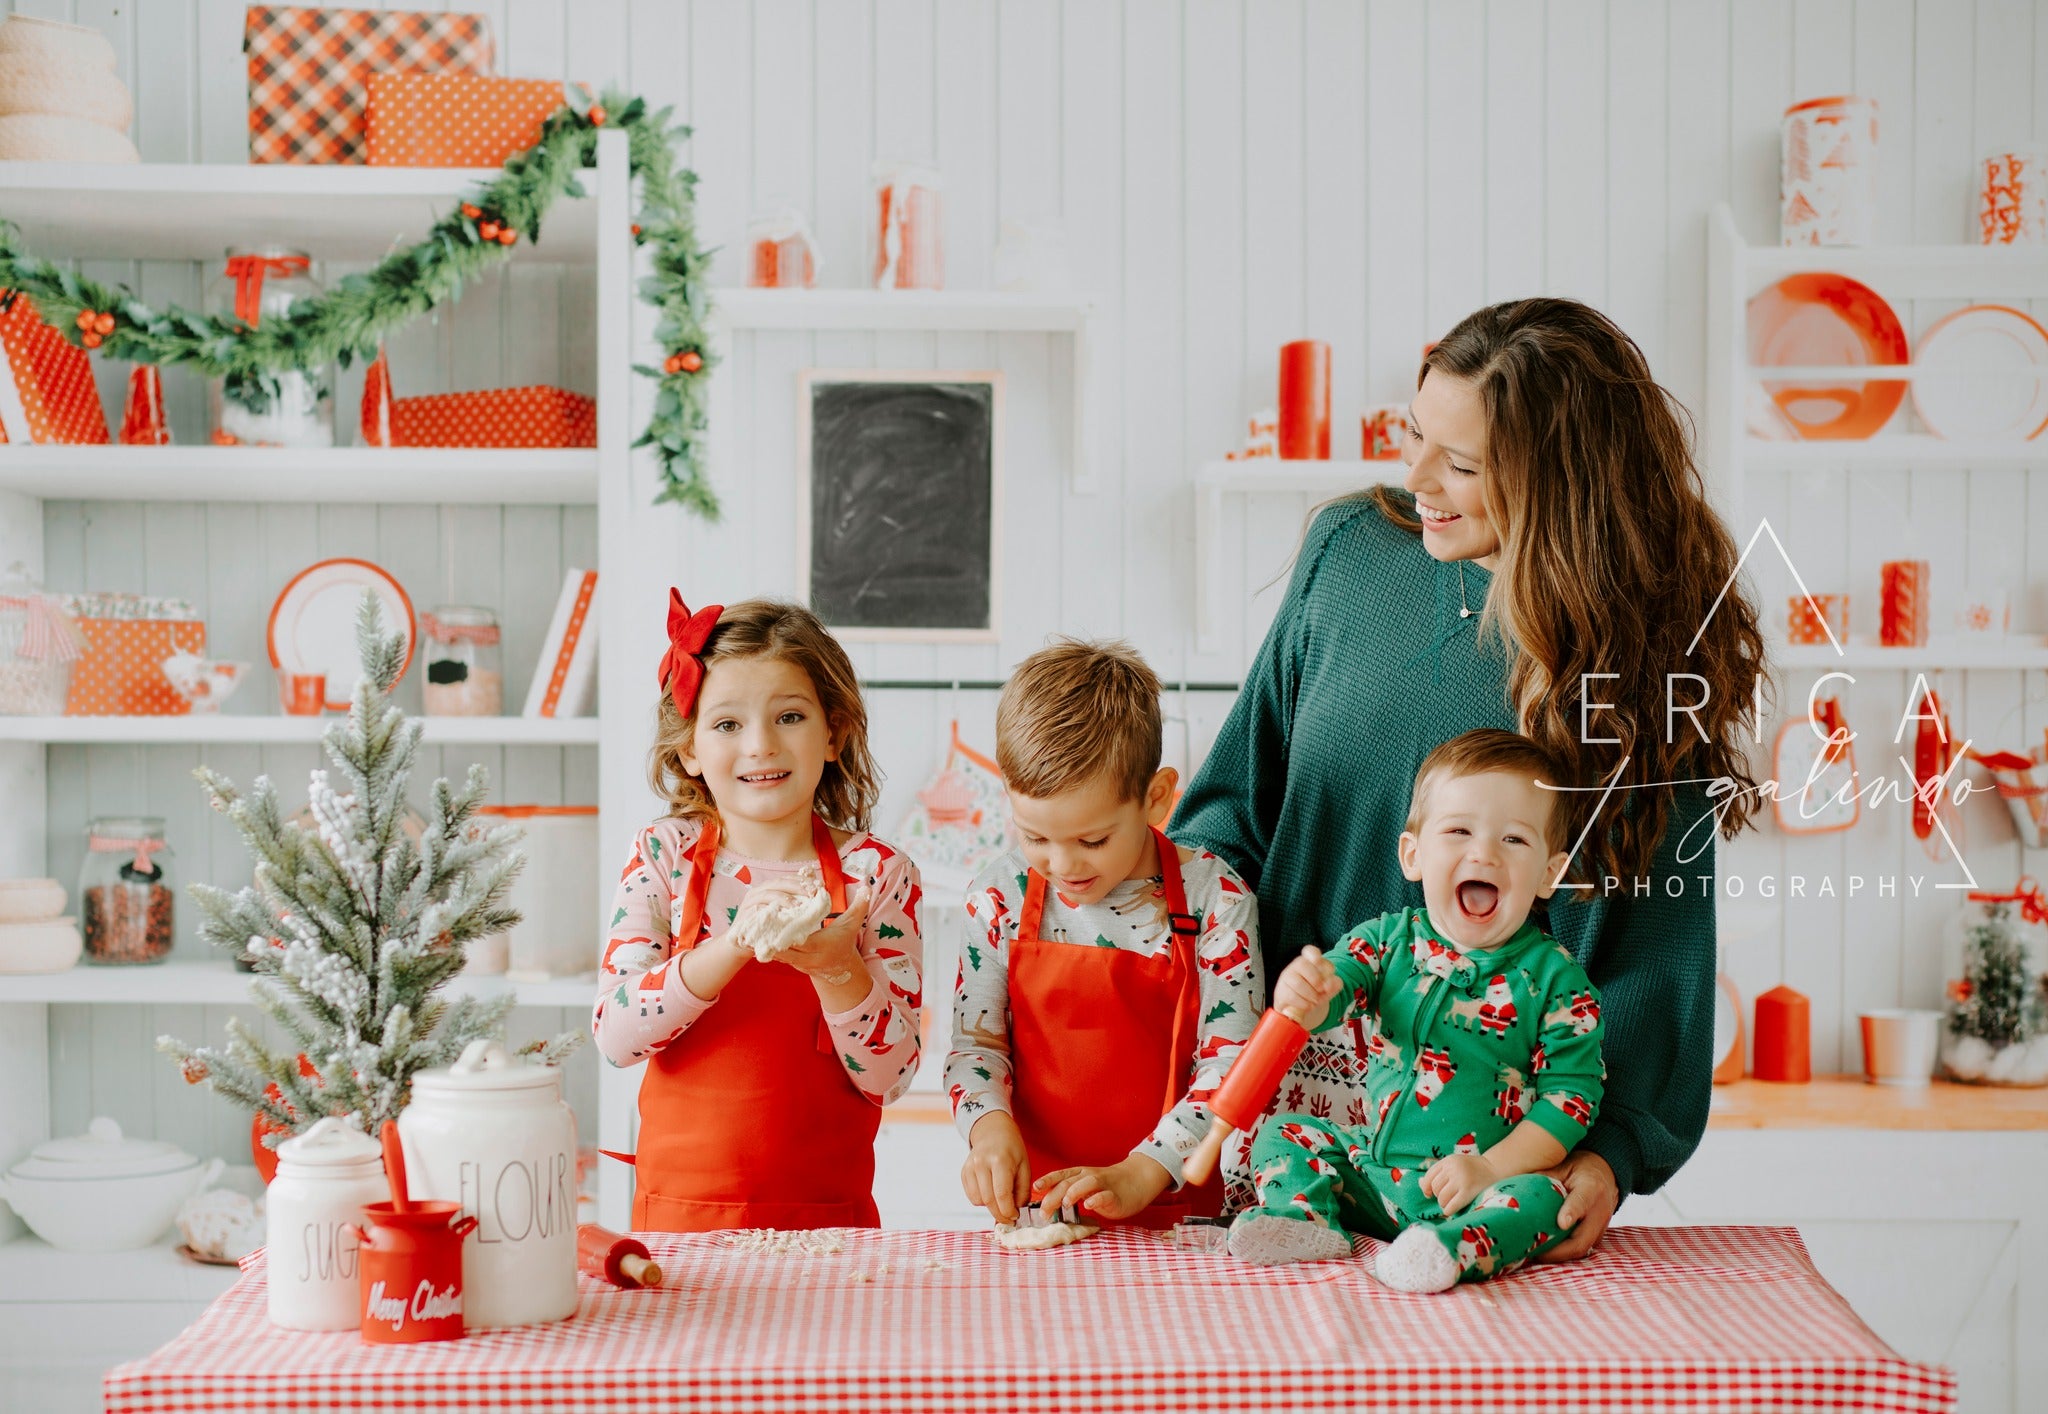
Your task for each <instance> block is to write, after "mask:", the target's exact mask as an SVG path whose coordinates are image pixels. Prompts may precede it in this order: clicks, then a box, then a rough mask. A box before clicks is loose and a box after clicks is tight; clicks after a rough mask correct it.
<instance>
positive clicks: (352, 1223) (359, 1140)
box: [264, 1115, 391, 1331]
mask: <svg viewBox="0 0 2048 1414" xmlns="http://www.w3.org/2000/svg"><path fill="white" fill-rule="evenodd" d="M390 1197H391V1185H390V1182H389V1181H388V1180H387V1179H386V1178H385V1177H384V1156H383V1151H382V1150H381V1149H379V1148H378V1147H377V1142H376V1141H375V1140H374V1139H371V1138H370V1137H369V1136H368V1135H366V1134H363V1133H361V1132H360V1131H358V1130H355V1129H353V1128H351V1127H350V1126H349V1125H348V1124H347V1123H346V1122H345V1121H343V1120H339V1119H336V1118H334V1117H333V1116H331V1115H330V1116H329V1117H328V1118H326V1119H323V1120H321V1121H320V1122H319V1123H318V1124H315V1125H314V1126H313V1127H312V1128H311V1129H308V1130H307V1131H306V1132H305V1133H304V1134H301V1135H300V1136H299V1137H298V1138H296V1139H287V1140H286V1141H285V1142H284V1143H282V1144H280V1145H278V1146H277V1177H275V1178H273V1179H272V1180H271V1181H270V1189H269V1191H268V1193H267V1194H266V1195H265V1200H264V1201H265V1207H266V1209H267V1213H268V1217H267V1220H266V1225H265V1226H266V1232H267V1237H266V1239H265V1243H264V1246H265V1249H266V1251H267V1253H268V1274H267V1280H268V1281H269V1284H270V1323H271V1324H272V1325H273V1326H283V1327H284V1328H285V1329H286V1330H294V1331H352V1330H354V1329H355V1328H356V1327H358V1326H360V1325H361V1324H362V1323H363V1296H362V1290H361V1287H360V1285H359V1283H358V1282H357V1280H356V1225H357V1224H358V1223H360V1222H362V1220H363V1204H365V1203H382V1202H384V1201H386V1200H387V1199H389V1198H390Z"/></svg>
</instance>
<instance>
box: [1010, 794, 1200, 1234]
mask: <svg viewBox="0 0 2048 1414" xmlns="http://www.w3.org/2000/svg"><path fill="white" fill-rule="evenodd" d="M1152 835H1153V843H1154V846H1155V847H1156V848H1157V850H1158V852H1159V872H1160V874H1161V876H1162V878H1163V881H1164V884H1165V894H1166V910H1167V919H1168V922H1169V924H1170V926H1171V929H1172V936H1173V946H1171V947H1170V948H1168V949H1167V950H1166V951H1165V952H1163V953H1161V954H1160V955H1159V956H1157V957H1141V956H1139V955H1138V954H1137V953H1134V952H1127V951H1125V950H1124V949H1122V948H1105V947H1090V946H1088V945H1087V944H1085V943H1063V942H1051V941H1048V940H1046V939H1045V938H1042V937H1040V936H1039V926H1040V920H1041V919H1042V918H1043V916H1044V913H1045V891H1046V883H1045V880H1044V879H1043V878H1042V877H1041V876H1040V875H1039V874H1038V871H1036V870H1033V871H1031V875H1030V879H1029V881H1028V882H1027V883H1026V885H1025V888H1024V909H1023V912H1021V913H1020V914H1018V916H1017V940H1016V942H1015V943H1013V944H1012V945H1011V952H1010V1051H1011V1057H1012V1060H1013V1063H1014V1065H1015V1071H1014V1078H1013V1080H1012V1087H1011V1098H1010V1103H1011V1106H1012V1107H1013V1108H1014V1110H1015V1111H1016V1120H1017V1127H1018V1128H1019V1129H1021V1130H1022V1131H1023V1132H1024V1148H1025V1150H1026V1152H1027V1153H1028V1154H1029V1155H1030V1157H1031V1172H1032V1175H1033V1176H1034V1177H1036V1176H1038V1175H1041V1174H1047V1173H1051V1172H1052V1171H1053V1170H1055V1169H1062V1168H1070V1167H1073V1166H1075V1165H1082V1164H1086V1165H1097V1166H1107V1165H1109V1164H1114V1163H1119V1162H1121V1161H1122V1160H1123V1159H1125V1158H1128V1157H1129V1156H1130V1152H1131V1150H1132V1149H1134V1148H1136V1147H1137V1146H1138V1145H1139V1144H1140V1143H1141V1142H1143V1141H1144V1139H1145V1138H1146V1137H1147V1136H1148V1135H1150V1134H1151V1133H1152V1131H1153V1129H1154V1128H1156V1127H1157V1126H1158V1124H1159V1120H1160V1117H1161V1116H1162V1115H1164V1114H1165V1113H1166V1112H1167V1111H1168V1110H1171V1109H1172V1108H1173V1107H1174V1106H1175V1105H1177V1104H1179V1103H1180V1101H1181V1097H1182V1096H1183V1095H1185V1094H1186V1093H1187V1089H1188V1078H1189V1076H1190V1074H1191V1073H1192V1071H1193V1069H1194V1060H1195V1033H1196V1029H1197V1025H1198V1023H1199V1020H1200V1018H1199V1015H1198V1012H1199V1009H1200V996H1199V993H1200V987H1199V985H1198V983H1197V980H1196V971H1195V941H1196V939H1197V937H1198V936H1199V935H1200V933H1201V928H1202V921H1201V919H1199V918H1195V917H1192V916H1191V915H1190V914H1189V913H1188V903H1187V892H1186V890H1185V889H1184V888H1183V887H1182V885H1181V876H1180V851H1179V850H1177V849H1176V848H1174V845H1173V841H1171V840H1169V839H1167V838H1166V836H1165V835H1163V834H1161V833H1160V832H1159V831H1158V830H1154V831H1153V832H1152ZM1162 1036H1166V1037H1171V1038H1172V1039H1171V1042H1170V1043H1169V1044H1167V1045H1161V1044H1160V1040H1159V1038H1160V1037H1162ZM1222 1210H1223V1186H1222V1184H1221V1183H1220V1182H1218V1181H1217V1180H1216V1179H1215V1178H1214V1177H1213V1176H1212V1177H1211V1178H1210V1180H1209V1182H1207V1183H1204V1184H1195V1185H1190V1186H1188V1187H1185V1188H1182V1189H1181V1190H1180V1191H1179V1192H1173V1191H1170V1190H1169V1191H1168V1192H1166V1193H1162V1194H1161V1195H1160V1196H1159V1199H1158V1201H1157V1202H1155V1203H1153V1204H1152V1206H1151V1207H1149V1208H1147V1209H1146V1210H1145V1211H1144V1212H1143V1213H1140V1214H1139V1215H1138V1216H1137V1217H1135V1218H1132V1219H1130V1220H1129V1221H1130V1222H1131V1224H1133V1225H1134V1226H1139V1227H1161V1228H1163V1227H1171V1226H1173V1224H1174V1223H1176V1222H1178V1221H1180V1220H1181V1219H1182V1218H1184V1217H1187V1216H1188V1215H1189V1214H1190V1213H1198V1214H1203V1215H1206V1216H1213V1215H1215V1214H1216V1213H1219V1212H1221V1211H1222Z"/></svg>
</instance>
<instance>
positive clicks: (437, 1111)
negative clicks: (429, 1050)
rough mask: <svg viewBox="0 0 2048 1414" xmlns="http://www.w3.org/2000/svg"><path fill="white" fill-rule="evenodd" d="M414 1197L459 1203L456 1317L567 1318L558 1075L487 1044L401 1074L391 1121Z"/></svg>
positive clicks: (496, 1320) (566, 1117)
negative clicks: (405, 1101) (399, 1099)
mask: <svg viewBox="0 0 2048 1414" xmlns="http://www.w3.org/2000/svg"><path fill="white" fill-rule="evenodd" d="M398 1134H399V1138H400V1139H401V1140H402V1141H403V1142H404V1146H405V1169H406V1176H407V1182H408V1184H409V1186H410V1187H411V1190H412V1196H413V1197H415V1198H444V1199H449V1200H452V1201H454V1202H457V1203H460V1204H461V1205H462V1211H463V1212H464V1213H465V1214H468V1215H470V1216H473V1217H475V1218H476V1220H477V1229H476V1231H475V1232H474V1233H472V1234H470V1236H469V1237H468V1239H467V1240H465V1241H464V1242H463V1244H462V1291H463V1310H462V1314H463V1319H464V1322H465V1323H466V1324H467V1325H468V1326H469V1327H470V1328H471V1329H475V1328H477V1327H479V1326H524V1325H532V1324H534V1323H536V1322H539V1321H560V1320H566V1319H567V1318H568V1317H570V1316H572V1315H574V1314H575V1313H576V1117H575V1116H574V1115H573V1114H571V1113H570V1111H569V1106H568V1105H567V1104H566V1103H565V1102H564V1101H563V1099H562V1092H561V1075H560V1073H559V1072H558V1071H557V1070H556V1069H555V1068H554V1067H553V1066H549V1065H538V1064H534V1063H531V1062H528V1061H526V1060H523V1059H520V1058H518V1057H516V1056H514V1055H512V1054H511V1053H510V1052H508V1051H507V1050H506V1049H505V1046H504V1044H503V1043H502V1042H498V1041H472V1042H470V1043H469V1045H468V1046H467V1047H466V1048H465V1049H464V1050H463V1052H462V1058H461V1059H460V1060H458V1061H456V1062H455V1064H454V1065H453V1066H451V1067H449V1068H448V1069H447V1070H428V1071H422V1072H421V1073H420V1074H418V1075H416V1076H414V1077H413V1082H412V1103H411V1104H410V1105H408V1106H406V1108H405V1112H404V1113H403V1114H401V1115H400V1116H399V1117H398Z"/></svg>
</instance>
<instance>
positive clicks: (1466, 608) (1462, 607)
mask: <svg viewBox="0 0 2048 1414" xmlns="http://www.w3.org/2000/svg"><path fill="white" fill-rule="evenodd" d="M1458 617H1459V618H1461V619H1469V618H1471V617H1472V606H1471V605H1470V604H1467V603H1466V602H1465V562H1464V561H1463V560H1460V561H1458Z"/></svg>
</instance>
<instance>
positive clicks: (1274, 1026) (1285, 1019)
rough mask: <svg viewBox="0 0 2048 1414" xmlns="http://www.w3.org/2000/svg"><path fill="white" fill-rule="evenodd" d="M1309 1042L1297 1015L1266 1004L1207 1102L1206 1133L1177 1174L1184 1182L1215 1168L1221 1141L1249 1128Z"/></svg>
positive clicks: (1196, 1180) (1199, 1178)
mask: <svg viewBox="0 0 2048 1414" xmlns="http://www.w3.org/2000/svg"><path fill="white" fill-rule="evenodd" d="M1307 1044H1308V1026H1307V1025H1306V1023H1304V1022H1303V1021H1302V1020H1300V1019H1298V1018H1296V1017H1295V1016H1293V1015H1292V1014H1290V1013H1288V1012H1284V1011H1276V1010H1274V1009H1273V1008H1271V1007H1268V1008H1267V1009H1266V1014H1265V1015H1264V1016H1262V1017H1260V1018H1259V1025H1258V1029H1257V1030H1255V1031H1253V1032H1252V1038H1251V1040H1249V1041H1247V1042H1245V1043H1244V1049H1243V1050H1241V1051H1239V1052H1238V1053H1237V1060H1236V1061H1235V1062H1234V1063H1233V1064H1232V1065H1231V1067H1230V1073H1229V1074H1228V1075H1226V1076H1224V1077H1223V1083H1222V1084H1221V1085H1219V1086H1217V1087H1216V1094H1215V1096H1214V1097H1213V1098H1212V1099H1211V1100H1210V1101H1209V1119H1210V1123H1209V1133H1208V1135H1207V1137H1205V1138H1204V1139H1203V1140H1202V1142H1201V1144H1200V1145H1199V1146H1198V1147H1197V1148H1196V1150H1195V1152H1194V1153H1192V1154H1190V1155H1188V1157H1187V1160H1186V1162H1184V1163H1183V1164H1181V1166H1180V1171H1181V1176H1182V1177H1183V1178H1184V1179H1186V1180H1187V1182H1189V1183H1206V1182H1208V1179H1209V1175H1210V1174H1212V1173H1214V1172H1216V1161H1217V1159H1219V1158H1221V1157H1222V1155H1223V1144H1224V1141H1225V1140H1227V1139H1229V1138H1230V1136H1231V1135H1232V1134H1233V1133H1235V1132H1236V1131H1238V1130H1240V1129H1250V1128H1251V1127H1252V1126H1253V1125H1255V1124H1257V1123H1258V1122H1259V1116H1260V1115H1262V1114H1264V1113H1265V1112H1266V1105H1267V1104H1268V1103H1269V1102H1270V1101H1271V1100H1272V1098H1273V1096H1274V1095H1275V1094H1277V1093H1278V1092H1279V1089H1280V1082H1281V1080H1283V1079H1284V1078H1285V1077H1286V1075H1287V1068H1288V1067H1289V1066H1291V1065H1293V1064H1294V1059H1295V1057H1296V1056H1299V1055H1300V1054H1301V1048H1302V1047H1303V1046H1306V1045H1307Z"/></svg>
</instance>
